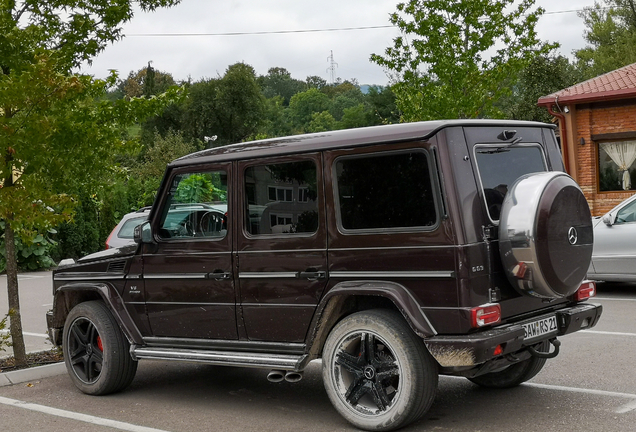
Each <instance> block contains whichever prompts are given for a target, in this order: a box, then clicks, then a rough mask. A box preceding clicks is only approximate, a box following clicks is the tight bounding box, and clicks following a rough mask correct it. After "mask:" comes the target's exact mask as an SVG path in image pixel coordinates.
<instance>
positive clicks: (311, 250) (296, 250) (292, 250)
mask: <svg viewBox="0 0 636 432" xmlns="http://www.w3.org/2000/svg"><path fill="white" fill-rule="evenodd" d="M299 252H301V253H302V252H325V253H326V252H327V249H326V248H325V249H281V250H261V249H259V250H243V251H239V252H238V253H239V255H240V254H254V253H259V254H260V253H299Z"/></svg>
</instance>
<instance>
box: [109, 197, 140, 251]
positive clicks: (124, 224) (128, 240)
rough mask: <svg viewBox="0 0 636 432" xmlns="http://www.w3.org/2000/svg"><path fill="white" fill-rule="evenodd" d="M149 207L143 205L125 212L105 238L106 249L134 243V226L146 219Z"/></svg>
mask: <svg viewBox="0 0 636 432" xmlns="http://www.w3.org/2000/svg"><path fill="white" fill-rule="evenodd" d="M149 214H150V207H144V208H141V209H139V210H137V211H134V212H132V213H128V214H125V215H124V217H123V218H121V221H119V223H118V224H117V226H116V227H115V228H113V231H112V232H111V233H110V235H109V236H108V239H106V249H110V248H118V247H122V246H126V245H131V244H135V240H134V239H133V234H134V232H135V227H136V226H137V225H139V224H141V223H142V222H144V221H146V220H147V219H148V215H149Z"/></svg>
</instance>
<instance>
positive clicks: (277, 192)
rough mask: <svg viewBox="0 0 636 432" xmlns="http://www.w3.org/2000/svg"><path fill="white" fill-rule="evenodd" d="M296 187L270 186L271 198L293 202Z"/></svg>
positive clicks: (272, 199) (271, 199)
mask: <svg viewBox="0 0 636 432" xmlns="http://www.w3.org/2000/svg"><path fill="white" fill-rule="evenodd" d="M293 192H294V189H293V188H291V187H276V186H270V187H269V200H270V201H287V202H292V201H293V200H294V199H293Z"/></svg>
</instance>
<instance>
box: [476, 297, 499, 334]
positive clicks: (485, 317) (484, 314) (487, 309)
mask: <svg viewBox="0 0 636 432" xmlns="http://www.w3.org/2000/svg"><path fill="white" fill-rule="evenodd" d="M470 317H471V323H472V326H473V327H475V328H479V327H484V326H487V325H490V324H496V323H498V322H499V321H501V306H499V304H498V303H487V304H485V305H481V306H477V307H474V308H472V309H471V310H470Z"/></svg>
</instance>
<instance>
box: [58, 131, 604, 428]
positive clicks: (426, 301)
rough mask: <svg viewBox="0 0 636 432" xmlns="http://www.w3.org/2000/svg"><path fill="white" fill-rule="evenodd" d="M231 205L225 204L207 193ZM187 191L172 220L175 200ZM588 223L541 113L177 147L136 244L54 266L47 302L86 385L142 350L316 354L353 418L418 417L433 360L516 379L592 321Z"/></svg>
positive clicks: (476, 376)
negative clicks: (182, 151) (184, 152)
mask: <svg viewBox="0 0 636 432" xmlns="http://www.w3.org/2000/svg"><path fill="white" fill-rule="evenodd" d="M212 201H214V202H215V203H216V204H217V205H218V204H221V205H225V206H226V209H227V210H226V211H227V215H226V218H225V220H218V218H216V217H215V216H214V214H213V213H211V212H208V211H206V209H204V208H202V207H199V204H201V203H208V202H212ZM175 206H182V208H186V209H188V211H187V212H186V213H187V214H186V215H183V216H184V217H180V218H178V220H176V219H175V218H174V217H172V215H171V209H172V208H174V207H175ZM592 237H593V236H592V223H591V217H590V211H589V208H588V206H587V202H586V201H585V198H584V197H583V194H582V193H581V190H580V189H579V187H578V186H577V184H576V183H575V182H574V181H573V180H572V179H571V178H570V177H569V176H568V175H567V174H565V173H564V172H563V164H562V161H561V158H560V152H559V149H558V146H557V143H556V140H555V137H554V133H553V128H552V126H550V125H545V124H542V123H531V122H512V121H461V120H455V121H435V122H423V123H410V124H400V125H390V126H380V127H372V128H362V129H355V130H344V131H336V132H324V133H319V134H311V135H301V136H293V137H288V138H276V139H270V140H264V141H255V142H248V143H242V144H236V145H230V146H226V147H219V148H214V149H209V150H204V151H202V152H198V153H194V154H192V155H189V156H185V157H183V158H181V159H178V160H176V161H174V162H172V163H171V164H169V165H168V167H167V170H166V174H165V177H164V179H163V182H162V184H161V187H160V190H159V192H158V194H157V199H156V201H155V203H154V205H153V207H152V210H151V211H150V215H149V218H148V221H147V222H144V223H143V224H141V225H140V226H138V227H137V229H136V232H135V240H136V241H137V242H138V246H137V247H125V248H122V249H119V250H112V251H105V253H101V254H99V255H97V256H92V257H86V258H83V259H82V260H81V262H78V263H75V264H68V265H64V266H60V268H58V269H57V270H56V271H55V272H54V274H53V291H54V296H55V298H54V305H53V309H52V310H51V311H50V312H49V313H48V315H47V320H48V326H49V332H50V335H51V338H52V340H53V341H54V342H55V343H56V344H57V345H62V346H63V348H64V351H65V361H66V365H67V368H68V371H69V375H70V377H71V379H72V380H73V382H74V383H75V385H76V386H77V387H78V388H79V389H80V390H81V391H83V392H85V393H87V394H94V395H100V394H107V393H111V392H115V391H119V390H122V389H124V388H126V387H127V386H128V385H129V384H130V382H131V381H132V380H133V378H134V375H135V371H136V368H137V361H138V360H139V359H163V360H182V361H196V362H207V363H212V364H220V365H234V366H247V367H258V368H264V369H268V370H270V373H269V375H268V378H269V379H270V380H271V381H281V380H283V379H286V380H288V381H297V380H299V379H300V378H301V377H302V371H303V369H304V368H305V367H306V366H307V364H308V363H309V361H311V360H314V359H322V374H323V380H324V384H325V388H326V391H327V394H328V396H329V398H330V400H331V401H332V403H333V405H334V407H335V408H336V410H337V411H338V412H339V413H340V414H341V415H342V416H343V417H344V418H345V419H347V420H348V421H349V422H351V423H352V424H354V425H355V426H357V427H359V428H362V429H368V430H392V429H396V428H399V427H401V426H404V425H407V424H409V423H411V422H413V421H415V420H417V419H418V418H421V417H422V416H423V415H424V413H425V412H426V411H427V410H428V408H429V407H430V405H431V404H432V402H433V399H434V397H435V393H436V390H437V382H438V376H439V374H445V375H457V376H462V377H466V378H468V379H469V380H471V381H472V382H474V383H476V384H478V385H481V386H485V387H495V388H506V387H512V386H516V385H518V384H520V383H522V382H525V381H527V380H529V379H531V378H532V377H533V376H535V375H536V374H537V373H538V372H539V371H540V370H541V368H542V367H543V365H544V364H545V362H546V359H547V358H552V357H554V356H556V355H557V354H558V352H559V345H560V341H558V340H557V337H559V336H563V335H566V334H568V333H572V332H575V331H579V330H581V329H587V328H591V327H592V326H594V325H595V324H596V322H597V320H598V319H599V317H600V315H601V306H598V305H594V304H589V303H587V302H586V300H587V299H588V298H589V297H591V296H593V295H594V294H595V285H594V283H590V282H587V281H584V278H585V275H586V271H587V269H588V266H589V264H590V257H591V254H592Z"/></svg>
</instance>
